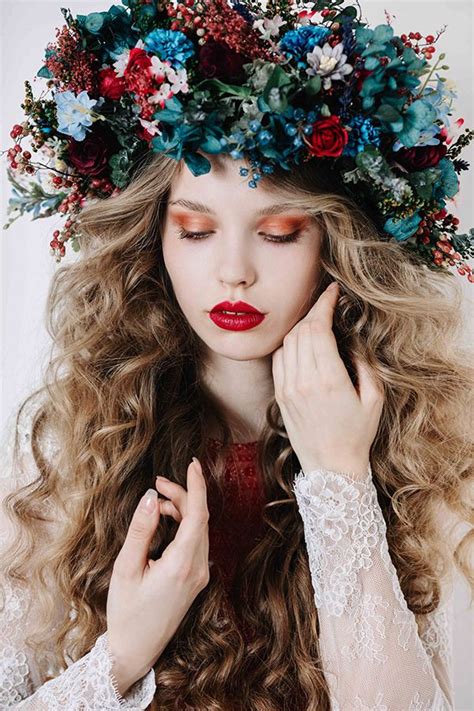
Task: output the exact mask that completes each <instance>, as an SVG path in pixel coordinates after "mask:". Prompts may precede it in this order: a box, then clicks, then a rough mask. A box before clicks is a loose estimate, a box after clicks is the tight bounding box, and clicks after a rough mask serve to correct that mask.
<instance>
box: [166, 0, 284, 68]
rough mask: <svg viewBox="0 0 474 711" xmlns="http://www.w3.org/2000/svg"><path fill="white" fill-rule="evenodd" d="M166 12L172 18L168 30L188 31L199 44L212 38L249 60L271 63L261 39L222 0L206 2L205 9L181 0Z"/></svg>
mask: <svg viewBox="0 0 474 711" xmlns="http://www.w3.org/2000/svg"><path fill="white" fill-rule="evenodd" d="M204 9H205V14H204V16H202V15H201V14H200V13H202V12H203V11H204ZM166 11H167V13H168V16H169V17H172V18H175V19H174V20H173V22H172V23H171V29H172V30H182V31H185V30H188V31H189V32H192V33H194V34H196V35H197V36H198V38H199V39H198V42H199V44H200V45H203V44H205V43H206V41H207V40H208V39H209V38H212V39H214V40H215V41H216V42H222V43H223V44H226V45H227V46H228V47H230V48H231V49H233V50H234V51H235V52H237V53H239V54H243V55H244V56H246V57H249V58H251V59H258V58H260V59H266V60H269V61H272V60H274V56H273V54H272V52H271V51H270V49H267V48H266V46H265V42H264V40H262V39H261V37H260V35H259V34H258V33H257V32H255V31H254V30H253V29H252V28H251V26H250V25H249V23H248V22H247V21H246V20H245V19H244V18H243V17H242V15H240V13H238V12H237V10H234V9H233V8H232V7H231V6H230V5H229V4H228V3H227V1H226V0H209V1H208V2H207V3H206V8H204V5H203V3H201V2H195V0H184V2H182V3H179V4H178V5H177V6H176V7H174V6H173V5H171V4H167V5H166Z"/></svg>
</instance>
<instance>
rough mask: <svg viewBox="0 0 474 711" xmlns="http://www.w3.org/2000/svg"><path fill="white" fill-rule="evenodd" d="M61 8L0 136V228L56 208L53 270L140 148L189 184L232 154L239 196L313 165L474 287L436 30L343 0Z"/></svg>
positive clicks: (462, 135)
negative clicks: (453, 206) (366, 18)
mask: <svg viewBox="0 0 474 711" xmlns="http://www.w3.org/2000/svg"><path fill="white" fill-rule="evenodd" d="M61 12H62V14H63V16H64V19H65V22H66V24H65V25H63V26H62V28H61V29H59V28H57V29H56V40H55V41H54V42H50V43H49V44H48V46H47V47H46V50H45V59H44V65H43V66H42V67H41V69H40V70H39V71H38V74H37V77H40V78H42V79H43V80H45V81H46V89H45V91H44V92H43V94H42V95H41V96H40V97H39V98H34V96H33V92H32V87H31V84H30V83H29V82H28V81H25V91H26V95H25V101H24V103H23V104H22V108H23V110H24V113H25V116H26V120H25V121H24V122H23V123H21V124H15V125H14V126H13V128H12V131H11V134H10V135H11V137H12V138H13V139H14V141H15V146H14V147H13V148H11V149H9V150H8V151H7V153H8V158H9V161H10V166H9V168H8V169H7V172H8V178H9V180H10V181H11V183H12V185H13V197H12V198H11V199H10V201H9V207H8V213H9V214H10V213H16V214H14V216H13V217H12V218H11V219H10V221H9V222H8V223H7V224H6V225H5V226H4V228H7V227H8V226H9V225H10V224H11V223H12V222H13V221H14V220H15V219H17V218H18V217H19V216H20V215H22V214H24V213H25V212H32V213H33V217H32V219H37V218H40V217H47V216H50V215H52V214H54V213H62V214H63V215H65V216H66V218H67V219H66V221H65V224H64V226H63V228H62V229H60V230H55V231H54V233H53V239H52V241H51V242H50V247H51V254H52V255H53V256H55V257H56V261H58V262H59V261H60V260H61V258H62V257H63V256H64V254H65V249H66V242H70V243H71V246H72V248H73V249H74V250H75V251H77V250H78V249H79V239H78V238H80V230H79V229H78V225H77V224H76V223H77V218H78V215H79V213H80V211H81V209H82V208H83V207H84V206H85V205H86V204H87V203H88V202H89V201H90V200H93V199H97V198H98V199H103V198H107V197H110V196H113V195H115V194H117V193H119V192H121V191H122V190H123V189H124V188H125V187H126V186H127V184H128V183H129V182H130V181H131V179H132V177H133V175H134V172H135V170H136V168H137V166H138V165H140V162H141V159H142V158H143V157H144V156H145V155H147V154H149V151H150V149H151V150H152V151H155V152H160V153H166V154H167V155H168V156H170V157H172V158H174V159H176V160H180V159H183V160H184V161H185V163H186V165H187V166H188V167H189V169H190V170H191V171H192V173H193V174H194V175H202V174H204V173H207V172H209V170H210V167H211V165H210V163H209V161H208V159H207V158H206V157H205V156H204V155H203V153H207V154H216V153H229V154H230V156H231V157H232V158H234V159H236V160H239V159H243V158H245V159H246V160H247V165H248V164H250V166H251V168H250V170H249V169H248V168H247V167H240V174H241V175H242V176H244V177H245V178H248V185H249V187H251V188H256V187H257V185H258V181H259V180H260V179H261V178H262V177H263V176H265V174H269V173H272V172H273V171H274V169H275V167H276V166H280V167H282V168H283V169H284V170H291V168H292V166H296V165H300V164H301V163H303V162H305V161H308V160H319V161H321V162H322V164H323V165H324V164H326V166H327V165H328V162H330V165H331V169H332V170H333V169H335V170H336V171H337V175H338V177H339V178H340V181H341V185H342V186H343V187H344V190H345V191H347V193H348V194H349V195H352V196H354V197H355V199H356V200H357V201H358V202H359V203H361V202H362V204H366V205H367V206H370V207H371V209H372V210H373V214H374V215H375V220H376V222H377V223H378V227H379V228H380V237H381V239H382V240H387V241H389V240H396V241H397V242H399V243H400V245H401V246H402V247H404V248H407V249H409V250H410V251H411V252H415V253H416V254H417V255H418V256H421V258H422V261H423V262H424V263H426V265H427V266H428V267H429V268H430V269H433V270H443V271H448V269H447V267H449V266H455V267H456V268H457V272H458V273H459V274H461V275H466V276H467V278H468V280H469V281H470V282H473V281H474V276H473V274H472V269H471V267H470V266H469V265H468V264H466V263H465V262H464V261H463V259H467V258H469V257H472V256H474V229H471V230H470V231H469V234H466V235H464V234H463V235H461V234H457V225H458V224H459V219H458V218H457V217H455V216H453V215H452V214H450V213H449V211H448V209H447V207H446V205H447V201H448V200H450V199H452V198H453V197H454V196H455V195H456V193H457V192H458V191H459V178H458V174H459V173H460V172H461V171H463V170H467V169H468V168H469V164H468V163H467V162H466V161H465V160H462V159H460V158H459V157H458V156H459V154H460V153H461V151H462V150H463V148H464V147H465V146H467V145H468V144H469V142H470V141H471V140H472V138H473V137H474V131H472V130H469V129H464V131H463V132H461V127H462V124H463V123H464V121H463V119H462V118H459V119H458V120H456V121H454V124H453V126H452V127H450V116H452V111H451V109H452V103H453V100H454V98H455V97H456V92H455V90H454V88H453V83H452V82H451V81H448V80H447V79H446V78H445V77H443V76H440V71H445V70H447V69H449V67H447V66H446V65H444V64H443V60H444V56H445V55H444V54H441V55H440V56H439V57H438V59H437V61H436V62H434V63H433V62H431V60H432V57H433V55H434V53H435V52H436V48H435V47H434V44H435V42H436V41H437V39H438V38H439V36H440V35H441V34H442V32H444V29H445V28H443V29H442V30H441V31H440V32H438V35H437V36H436V37H434V36H433V35H427V36H425V37H423V36H422V35H421V34H420V33H419V32H410V33H409V35H405V34H402V35H401V36H397V35H395V34H394V31H393V28H392V26H391V18H390V16H389V15H388V13H386V17H387V23H386V24H381V25H378V26H377V27H375V28H374V29H370V28H369V27H368V26H367V23H365V22H362V18H361V11H360V6H359V3H358V2H357V0H356V3H355V6H354V5H353V4H352V5H351V4H347V3H346V2H345V0H317V1H316V2H309V3H307V2H306V3H301V2H288V1H285V0H267V3H266V6H265V7H263V6H262V4H261V2H259V1H258V0H249V1H247V2H236V1H235V0H184V2H166V1H165V2H161V0H122V3H121V5H113V6H111V7H110V9H109V10H107V11H104V12H93V13H91V14H89V15H78V16H77V17H73V16H72V15H71V12H70V10H68V9H65V8H61ZM35 79H36V77H35ZM26 137H28V138H29V139H30V141H31V150H25V149H24V148H23V147H22V146H21V143H22V141H23V139H25V138H26ZM4 153H5V151H4ZM322 169H323V170H324V167H323V168H322ZM23 173H26V174H30V175H33V174H34V176H35V180H34V181H31V180H30V181H29V182H28V181H27V180H26V181H25V180H21V179H20V174H23Z"/></svg>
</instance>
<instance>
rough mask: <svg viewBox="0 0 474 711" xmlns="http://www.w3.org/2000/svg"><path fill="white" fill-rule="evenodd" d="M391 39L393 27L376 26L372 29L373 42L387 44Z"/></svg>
mask: <svg viewBox="0 0 474 711" xmlns="http://www.w3.org/2000/svg"><path fill="white" fill-rule="evenodd" d="M392 37H393V27H391V26H390V25H377V27H376V28H375V29H374V40H375V41H376V42H388V41H389V40H391V39H392Z"/></svg>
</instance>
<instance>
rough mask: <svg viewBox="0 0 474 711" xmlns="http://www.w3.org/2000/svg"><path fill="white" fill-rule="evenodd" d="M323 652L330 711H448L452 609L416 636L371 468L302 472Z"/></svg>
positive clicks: (300, 500)
mask: <svg viewBox="0 0 474 711" xmlns="http://www.w3.org/2000/svg"><path fill="white" fill-rule="evenodd" d="M294 492H295V496H296V500H297V504H298V508H299V511H300V514H301V517H302V520H303V525H304V535H305V541H306V546H307V550H308V558H309V566H310V571H311V578H312V583H313V588H314V600H315V604H316V607H317V609H318V615H319V621H320V637H319V642H320V652H321V657H322V662H323V669H324V672H325V676H326V680H327V683H328V686H329V691H330V697H331V706H332V709H333V711H400V709H403V710H404V711H451V710H452V709H454V703H453V685H452V673H451V659H452V656H451V654H452V653H451V649H452V647H451V643H452V637H451V629H450V620H451V612H452V611H451V606H450V605H448V604H444V605H443V607H442V608H439V609H438V610H437V611H436V613H433V614H432V615H431V616H427V617H428V619H427V620H425V626H426V629H424V631H423V633H420V630H419V628H418V624H417V620H416V617H415V615H414V614H413V613H412V612H411V611H410V610H409V609H408V606H407V604H406V600H405V597H404V595H403V593H402V590H401V588H400V584H399V580H398V576H397V572H396V569H395V567H394V565H393V563H392V561H391V559H390V555H389V550H388V544H387V539H386V524H385V520H384V518H383V515H382V510H381V508H380V505H379V503H378V500H377V491H376V488H375V484H374V482H373V480H372V469H371V466H370V464H369V467H368V472H367V473H366V476H365V478H364V479H362V480H360V478H359V480H358V478H357V476H354V475H353V474H352V473H350V472H349V473H346V472H344V473H341V472H334V471H330V470H325V469H316V470H313V471H310V472H307V473H305V472H303V471H300V472H299V474H298V475H297V476H296V478H295V482H294Z"/></svg>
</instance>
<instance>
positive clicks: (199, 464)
mask: <svg viewBox="0 0 474 711" xmlns="http://www.w3.org/2000/svg"><path fill="white" fill-rule="evenodd" d="M193 462H195V464H197V465H198V466H201V463H200V461H199V459H197V458H196V457H193Z"/></svg>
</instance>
